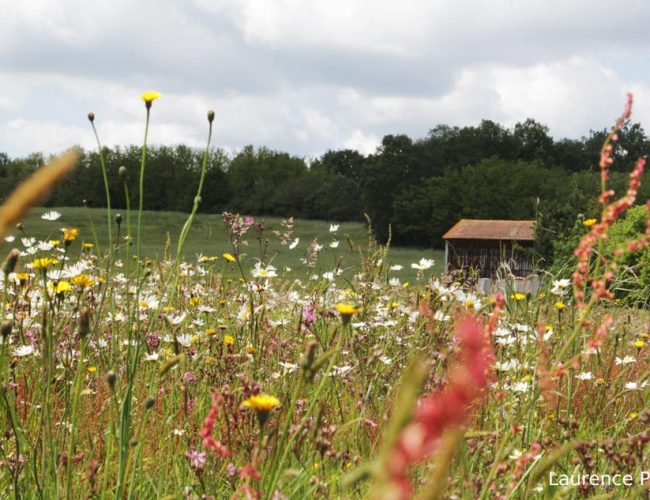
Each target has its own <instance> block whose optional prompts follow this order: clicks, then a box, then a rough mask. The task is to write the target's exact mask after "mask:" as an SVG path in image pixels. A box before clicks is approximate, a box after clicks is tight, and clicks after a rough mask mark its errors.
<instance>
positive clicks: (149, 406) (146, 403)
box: [144, 396, 156, 410]
mask: <svg viewBox="0 0 650 500" xmlns="http://www.w3.org/2000/svg"><path fill="white" fill-rule="evenodd" d="M155 404H156V400H155V399H154V398H152V397H151V396H147V399H145V400H144V408H145V410H151V409H152V408H153V407H154V405H155Z"/></svg>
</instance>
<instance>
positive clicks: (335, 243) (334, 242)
mask: <svg viewBox="0 0 650 500" xmlns="http://www.w3.org/2000/svg"><path fill="white" fill-rule="evenodd" d="M338 247H339V242H338V241H332V242H331V243H330V248H338Z"/></svg>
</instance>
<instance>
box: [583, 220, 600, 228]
mask: <svg viewBox="0 0 650 500" xmlns="http://www.w3.org/2000/svg"><path fill="white" fill-rule="evenodd" d="M596 222H598V219H586V220H585V221H583V224H584V226H585V227H591V226H593V225H594V224H595V223H596Z"/></svg>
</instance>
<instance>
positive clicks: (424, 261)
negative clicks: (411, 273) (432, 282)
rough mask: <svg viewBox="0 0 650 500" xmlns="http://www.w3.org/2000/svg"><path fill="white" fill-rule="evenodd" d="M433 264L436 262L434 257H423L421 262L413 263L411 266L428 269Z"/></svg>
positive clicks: (421, 269)
mask: <svg viewBox="0 0 650 500" xmlns="http://www.w3.org/2000/svg"><path fill="white" fill-rule="evenodd" d="M433 264H434V260H433V259H424V258H422V259H420V262H418V263H417V264H411V267H412V268H413V269H417V270H418V271H426V270H427V269H429V268H430V267H432V266H433Z"/></svg>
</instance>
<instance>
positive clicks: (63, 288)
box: [54, 280, 72, 295]
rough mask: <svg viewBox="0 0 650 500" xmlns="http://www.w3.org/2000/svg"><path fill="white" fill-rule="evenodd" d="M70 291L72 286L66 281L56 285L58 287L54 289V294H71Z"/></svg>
mask: <svg viewBox="0 0 650 500" xmlns="http://www.w3.org/2000/svg"><path fill="white" fill-rule="evenodd" d="M70 290H72V286H71V285H70V282H69V281H65V280H64V281H59V282H58V283H57V284H56V287H55V288H54V293H56V294H57V295H59V294H60V293H65V292H69V291H70Z"/></svg>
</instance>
